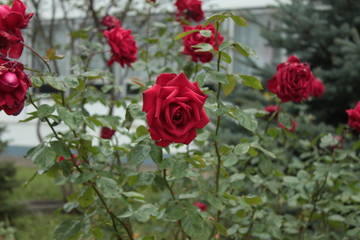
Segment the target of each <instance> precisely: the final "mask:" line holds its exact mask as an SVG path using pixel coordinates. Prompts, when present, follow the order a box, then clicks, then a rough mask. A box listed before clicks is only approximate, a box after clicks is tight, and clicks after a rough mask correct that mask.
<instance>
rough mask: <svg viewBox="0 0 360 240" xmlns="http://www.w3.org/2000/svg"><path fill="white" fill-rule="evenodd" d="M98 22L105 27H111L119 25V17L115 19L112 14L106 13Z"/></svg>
mask: <svg viewBox="0 0 360 240" xmlns="http://www.w3.org/2000/svg"><path fill="white" fill-rule="evenodd" d="M100 23H101V24H102V25H104V26H105V27H107V28H108V29H112V28H115V27H121V22H120V20H119V19H117V18H116V17H114V16H110V15H106V16H105V17H103V18H102V19H101V21H100Z"/></svg>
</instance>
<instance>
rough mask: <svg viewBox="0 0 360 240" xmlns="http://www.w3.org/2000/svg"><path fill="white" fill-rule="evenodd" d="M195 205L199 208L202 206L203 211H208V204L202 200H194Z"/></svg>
mask: <svg viewBox="0 0 360 240" xmlns="http://www.w3.org/2000/svg"><path fill="white" fill-rule="evenodd" d="M193 204H194V205H195V206H197V207H198V208H200V210H201V211H202V212H206V208H207V205H206V204H205V203H202V202H194V203H193Z"/></svg>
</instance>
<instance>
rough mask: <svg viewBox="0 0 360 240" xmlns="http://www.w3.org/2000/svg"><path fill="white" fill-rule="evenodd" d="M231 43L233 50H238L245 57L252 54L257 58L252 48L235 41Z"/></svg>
mask: <svg viewBox="0 0 360 240" xmlns="http://www.w3.org/2000/svg"><path fill="white" fill-rule="evenodd" d="M232 45H233V47H234V48H235V50H236V51H238V52H239V53H240V54H241V55H243V56H245V57H249V56H253V57H256V58H257V55H256V52H255V51H254V50H253V49H251V48H249V47H248V46H246V45H244V44H242V43H237V42H235V43H233V44H232Z"/></svg>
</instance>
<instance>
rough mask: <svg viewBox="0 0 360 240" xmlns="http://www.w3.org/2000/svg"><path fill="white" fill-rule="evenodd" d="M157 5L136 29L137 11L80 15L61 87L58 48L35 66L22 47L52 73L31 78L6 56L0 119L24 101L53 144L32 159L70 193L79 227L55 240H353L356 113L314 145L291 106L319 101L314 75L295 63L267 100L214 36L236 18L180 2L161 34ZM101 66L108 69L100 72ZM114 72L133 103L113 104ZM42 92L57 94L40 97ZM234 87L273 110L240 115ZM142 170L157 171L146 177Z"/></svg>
mask: <svg viewBox="0 0 360 240" xmlns="http://www.w3.org/2000/svg"><path fill="white" fill-rule="evenodd" d="M15 3H17V4H20V0H14V4H15ZM159 5H160V4H159V3H156V1H148V2H147V4H146V5H145V6H144V8H145V9H147V12H148V14H147V15H146V16H145V17H142V18H141V17H139V18H138V19H137V20H138V22H139V24H140V25H139V26H138V27H137V28H136V27H132V28H131V29H130V27H129V26H127V25H125V23H126V14H125V13H126V12H127V11H128V10H129V8H130V7H131V1H129V5H126V6H124V12H122V14H121V15H120V14H119V13H117V12H114V14H111V15H110V14H108V13H109V10H110V9H111V8H112V6H108V7H109V8H108V9H107V11H106V12H105V8H100V9H95V7H94V5H93V1H91V0H90V1H86V4H85V5H84V6H85V7H89V8H88V9H87V10H89V11H88V12H90V13H91V15H92V18H93V19H92V20H93V21H92V22H91V23H89V21H87V22H86V21H84V23H85V26H83V28H81V29H76V30H75V29H72V31H71V32H70V33H69V34H70V37H71V42H70V43H69V47H70V48H71V51H70V52H71V53H73V55H72V57H73V58H72V65H71V67H70V73H68V74H66V75H61V74H58V71H56V70H55V71H54V69H56V66H57V65H56V64H58V63H61V61H63V60H61V59H62V58H63V57H64V56H61V55H59V54H58V51H57V50H56V49H55V48H50V49H49V50H47V51H46V53H45V56H43V55H44V53H38V52H37V50H36V48H35V49H34V48H32V47H31V46H28V45H27V44H26V43H23V44H24V46H25V47H27V49H28V50H29V51H32V52H33V53H34V54H35V56H37V57H38V58H39V59H40V60H41V61H42V63H43V64H44V66H46V69H42V70H38V69H29V70H30V71H27V74H29V75H27V74H25V73H24V72H23V71H24V69H23V67H22V66H23V65H22V63H20V62H15V61H13V60H10V59H8V58H6V56H3V59H4V61H6V63H3V64H2V65H1V66H2V68H1V74H2V75H1V77H2V78H1V84H3V85H1V86H2V87H1V88H0V90H1V91H2V92H5V93H6V94H7V95H6V96H9V97H6V99H5V101H2V102H0V103H1V104H3V105H2V106H5V105H6V107H7V108H8V111H6V109H7V108H5V107H4V108H3V109H4V111H5V112H7V113H8V114H10V115H12V114H14V115H15V114H18V113H19V110H20V111H21V109H20V108H21V107H19V106H21V103H23V102H24V101H25V99H26V103H27V104H28V107H29V109H30V107H32V108H33V111H32V112H30V113H29V116H28V118H26V119H23V120H22V122H28V121H34V120H36V119H39V120H40V121H42V122H43V123H46V125H47V126H46V127H47V128H49V129H50V130H51V134H50V135H48V136H45V137H43V139H42V141H41V143H40V144H38V145H37V146H35V147H34V148H32V149H30V150H29V152H28V153H27V154H26V158H29V159H31V160H32V161H33V163H34V165H35V166H36V167H37V168H38V171H37V173H38V174H46V175H48V176H49V181H51V178H53V179H54V180H55V181H56V182H57V183H58V184H65V183H68V182H70V183H72V184H74V185H75V186H76V189H77V190H76V191H75V192H74V193H73V194H71V195H70V196H69V197H68V199H67V200H68V202H67V203H66V204H65V205H64V206H63V211H65V212H71V211H73V210H74V209H76V211H77V212H79V213H80V214H79V215H78V217H77V218H75V219H74V218H69V219H67V220H65V221H63V222H61V223H60V224H59V225H58V226H57V228H56V229H54V239H58V240H66V239H143V240H145V239H291V238H297V239H342V238H343V237H347V238H350V239H356V238H358V236H359V235H360V228H359V221H360V213H359V211H358V204H359V202H360V182H359V160H360V159H359V156H358V151H359V150H358V148H359V147H360V142H359V141H358V139H357V133H356V130H357V128H356V127H355V130H353V127H354V126H358V125H354V124H353V122H355V123H357V124H358V123H359V122H360V115H359V112H358V108H355V109H354V110H349V111H348V114H349V116H351V119H352V120H351V123H350V122H349V124H350V125H349V126H343V125H342V126H340V127H339V128H338V129H337V130H336V132H335V131H333V132H323V133H320V134H319V135H315V133H314V132H311V131H309V129H311V128H310V127H309V126H311V125H312V124H313V120H312V119H311V118H309V117H308V116H307V115H306V114H305V113H303V112H301V111H300V112H299V114H298V115H290V114H289V113H287V112H286V109H287V104H289V102H294V104H297V105H300V106H301V105H302V104H303V102H304V101H312V100H313V99H315V98H317V97H319V98H321V96H322V93H323V92H324V91H323V90H324V88H323V85H322V83H321V82H320V81H319V80H318V79H317V78H316V74H315V73H313V69H312V67H311V65H309V64H307V63H305V62H304V61H302V60H301V59H299V58H297V57H296V56H290V57H289V59H288V60H287V61H286V62H284V63H279V65H278V67H277V72H276V74H275V75H274V77H273V78H272V79H271V80H270V81H269V82H268V84H267V88H264V87H263V86H262V84H261V81H260V80H259V79H257V78H256V77H253V76H249V75H244V74H242V73H238V72H230V71H229V70H228V67H229V64H231V63H232V61H233V57H232V56H234V55H239V56H242V57H245V58H255V57H257V56H256V53H255V51H254V50H252V49H251V48H250V47H248V46H245V45H244V44H242V43H239V42H234V41H232V40H231V39H229V38H228V37H227V35H226V34H225V33H224V32H223V31H222V26H223V24H224V22H226V21H232V22H234V24H236V25H239V26H242V27H246V26H247V22H246V20H245V19H244V18H242V17H241V16H236V15H234V14H232V13H231V12H219V13H215V14H213V15H211V16H208V17H207V18H205V19H203V14H204V13H203V11H202V9H201V1H198V0H193V1H191V0H177V1H176V4H175V6H176V8H177V12H176V13H175V12H172V13H170V14H169V16H167V17H163V19H162V22H159V21H156V19H155V17H154V16H153V15H152V14H151V11H155V10H156V8H157V7H159ZM114 7H115V3H114ZM80 8H81V6H80ZM193 10H194V11H193ZM12 11H14V12H15V10H12ZM144 12H145V11H144ZM14 14H15V13H14ZM16 14H20V15H21V14H22V15H21V16H29V17H23V19H26V20H27V19H28V18H30V17H31V16H32V15H28V14H27V15H24V12H21V13H16ZM106 14H107V15H106ZM124 16H125V17H124ZM139 16H141V15H140V14H139ZM102 17H104V18H102ZM153 18H154V19H153ZM66 20H67V19H65V21H66ZM142 20H143V21H142ZM192 20H195V21H196V23H194V22H193V21H192ZM69 21H70V20H69ZM133 24H134V23H133ZM199 24H200V25H199ZM129 25H130V24H129ZM144 25H145V30H144V31H141V30H140V29H143V27H144ZM190 26H194V27H190ZM5 27H8V28H5ZM68 27H69V26H68ZM4 28H5V30H4V31H5V32H6V31H9V34H10V33H12V32H18V31H20V30H22V29H20V28H18V27H17V26H16V25H14V24H10V25H4ZM69 29H70V27H69ZM184 29H185V31H183V30H184ZM6 36H7V35H6ZM18 36H19V35H18ZM5 39H6V40H7V41H5V43H7V44H12V38H10V37H9V38H5ZM18 40H19V41H20V42H21V43H22V40H21V39H20V37H19V39H18ZM182 45H183V47H184V48H183V49H184V50H182ZM76 53H77V54H76ZM99 56H100V58H101V59H100V60H101V61H103V62H105V63H107V65H105V64H100V63H99V64H97V62H96V61H95V60H99V58H97V57H99ZM8 57H14V56H8ZM199 60H200V61H199ZM117 64H119V65H120V66H121V67H122V68H123V70H122V71H121V72H122V73H128V71H130V70H132V69H134V70H136V71H132V72H131V74H133V75H136V74H138V77H135V76H133V77H132V78H131V81H132V87H133V88H136V89H137V90H138V91H139V92H140V93H139V94H137V95H131V96H122V95H121V94H120V93H121V90H120V88H121V86H120V85H119V83H121V82H123V80H121V81H119V79H118V78H119V76H118V75H115V74H114V68H113V67H114V66H115V65H117ZM275 68H276V66H274V69H275ZM8 73H11V74H10V75H11V76H10V75H9V74H8ZM28 78H30V79H31V80H32V87H31V84H29V82H28ZM20 84H22V85H21V86H22V88H21V89H20V90H21V91H20V90H19V88H18V86H19V85H20ZM45 85H50V86H51V87H52V88H53V89H55V90H56V91H54V92H53V93H51V94H44V93H38V92H37V91H35V89H38V88H41V87H44V86H45ZM99 85H100V87H99ZM3 86H5V87H3ZM236 87H246V88H249V89H251V91H253V92H254V94H258V95H261V96H263V98H264V102H267V103H268V104H267V105H272V106H271V107H267V108H265V109H263V108H261V109H254V108H249V107H247V106H241V107H240V106H236V105H235V104H233V103H231V102H229V101H227V98H228V96H229V95H231V94H232V92H233V90H234V89H235V88H236ZM24 88H29V89H28V91H27V96H26V97H22V95H21V94H22V92H23V89H24ZM267 89H269V90H270V91H268V90H267ZM19 95H21V98H20V97H18V96H19ZM44 100H46V101H47V102H46V103H44V102H43V101H44ZM16 101H17V102H16ZM13 103H16V104H15V105H14V104H13ZM96 104H97V105H96ZM91 106H102V107H103V108H104V109H106V113H103V111H100V110H99V111H96V112H94V111H91ZM264 107H265V106H264ZM13 108H15V109H16V111H15V109H14V111H12V109H13ZM9 109H10V110H9ZM346 110H347V109H344V110H343V111H344V112H345V111H346ZM225 120H226V123H229V124H231V125H232V126H236V128H239V129H241V130H242V131H241V132H242V133H241V135H240V137H239V138H238V139H236V140H235V142H234V143H227V142H225V141H222V140H221V139H222V134H223V129H224V126H223V124H224V123H225ZM124 139H126V140H124ZM149 162H150V164H151V166H153V167H151V168H149V167H144V166H146V164H149Z"/></svg>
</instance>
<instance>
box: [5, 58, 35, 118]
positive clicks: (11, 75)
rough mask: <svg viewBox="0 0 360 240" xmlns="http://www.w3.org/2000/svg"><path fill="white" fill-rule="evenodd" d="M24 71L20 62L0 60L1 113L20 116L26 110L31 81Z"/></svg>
mask: <svg viewBox="0 0 360 240" xmlns="http://www.w3.org/2000/svg"><path fill="white" fill-rule="evenodd" d="M23 69H24V66H23V64H22V63H20V62H15V61H9V60H8V59H6V58H4V57H3V58H0V111H1V110H4V111H5V113H6V114H8V115H18V114H19V113H20V112H21V110H22V109H23V108H24V102H25V100H26V91H27V90H28V88H29V87H30V86H31V81H30V79H29V77H28V75H27V74H25V73H24V72H23Z"/></svg>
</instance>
